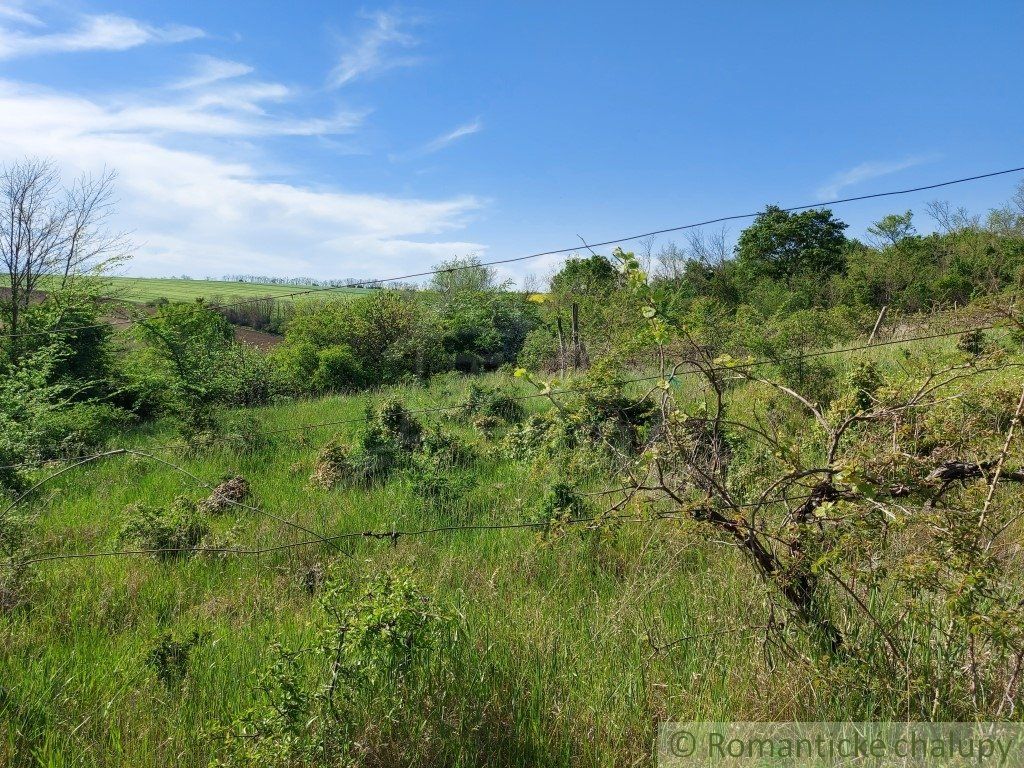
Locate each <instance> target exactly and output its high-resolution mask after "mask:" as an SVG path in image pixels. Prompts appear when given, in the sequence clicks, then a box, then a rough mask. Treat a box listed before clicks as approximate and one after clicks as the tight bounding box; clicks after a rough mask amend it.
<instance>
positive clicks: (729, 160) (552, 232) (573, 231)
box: [0, 0, 1024, 278]
mask: <svg viewBox="0 0 1024 768" xmlns="http://www.w3.org/2000/svg"><path fill="white" fill-rule="evenodd" d="M1021 50H1024V4H1022V3H1020V2H1017V1H1014V2H998V1H995V0H993V1H992V2H986V3H973V4H967V3H952V2H929V3H924V2H920V3H916V2H902V3H891V2H890V3H866V2H858V3H853V2H848V3H821V2H784V3H754V2H719V3H708V2H700V3H698V2H663V3H662V2H651V3H610V2H598V1H596V0H591V2H569V1H565V0H563V1H560V2H557V3H551V2H516V3H483V2H480V3H442V2H437V3H430V4H422V5H363V4H356V3H347V2H337V1H335V2H316V1H313V0H307V1H306V2H294V3H280V2H270V1H269V0H250V1H249V2H245V3H242V2H230V3H229V2H205V3H180V2H157V1H156V0H138V1H135V2H128V1H121V2H116V1H114V0H71V1H69V2H65V1H64V0H52V1H50V0H43V1H42V2H19V1H17V0H14V1H13V2H12V0H0V162H8V161H10V160H12V159H15V158H18V157H22V156H25V155H40V156H44V157H49V158H51V159H53V160H54V161H55V162H57V163H59V164H60V166H61V167H62V168H63V169H65V171H66V172H67V173H68V174H69V175H70V174H76V173H79V172H82V171H97V170H99V169H101V168H103V167H104V166H106V167H110V168H114V169H116V170H117V171H118V173H119V177H120V178H119V200H120V203H119V214H118V221H117V224H118V226H119V227H121V228H123V229H126V230H131V231H132V233H133V237H134V240H135V241H136V243H137V245H138V253H137V256H136V258H135V260H134V261H133V263H132V264H131V266H130V267H129V268H128V271H129V272H130V273H133V274H139V275H177V274H183V273H187V274H190V275H193V276H215V277H219V276H221V275H224V274H230V273H236V272H245V273H256V274H276V275H309V276H315V277H322V278H327V277H349V276H353V277H362V278H367V277H383V276H388V275H393V274H396V273H402V272H405V271H419V270H421V269H423V268H425V267H429V266H430V265H431V264H434V263H436V262H437V261H438V260H439V259H442V258H446V257H449V256H452V255H465V254H468V253H475V254H477V255H479V256H480V257H481V258H484V259H500V258H507V257H512V256H518V255H522V254H524V253H529V252H532V251H537V250H547V249H550V248H559V247H565V246H572V245H573V244H574V243H576V242H578V241H577V235H583V236H584V237H586V238H587V239H588V240H594V241H598V240H606V239H611V238H613V237H616V236H619V235H622V234H626V233H632V232H639V231H646V230H649V229H657V228H661V227H667V226H672V225H677V224H683V223H686V222H688V221H694V220H701V219H706V218H711V217H714V216H719V215H725V214H731V213H738V212H744V211H749V210H756V209H758V208H761V207H763V205H764V204H765V203H768V202H777V203H780V204H782V205H793V204H800V203H806V202H814V201H816V200H821V199H826V198H829V197H833V196H846V195H856V194H863V193H866V192H872V191H876V190H880V189H891V188H900V187H908V186H915V185H917V184H921V183H929V182H934V181H940V180H944V179H947V178H955V177H958V176H967V175H971V174H973V173H979V172H985V171H990V170H996V169H999V168H1003V167H1009V166H1016V165H1024V146H1022V138H1024V99H1022V98H1021V92H1020V83H1021V82H1022V80H1024V78H1022V75H1024V56H1022V55H1021ZM1018 181H1019V177H1018V178H1015V177H1002V178H999V179H994V180H989V181H983V182H977V183H974V184H969V185H963V186H959V187H953V188H950V189H948V190H944V191H942V193H941V194H938V195H937V194H936V193H931V194H923V195H919V196H909V197H907V198H902V199H894V200H884V201H878V202H865V203H857V204H852V205H848V206H841V207H838V208H837V209H836V213H837V214H838V215H839V216H840V217H841V218H843V219H844V220H845V221H847V222H849V224H850V225H851V228H850V232H851V233H852V234H861V233H863V230H864V228H865V227H866V226H867V225H868V224H869V223H870V222H871V221H873V220H875V219H877V218H879V217H880V216H881V215H884V214H885V213H888V212H892V211H895V210H904V209H906V208H908V207H909V208H913V209H915V210H916V211H919V213H918V224H919V227H920V228H921V229H922V230H926V229H928V228H929V226H930V224H929V221H928V220H927V218H926V217H925V215H924V210H923V206H924V203H925V202H926V201H928V200H930V199H934V198H935V197H941V198H943V199H948V200H950V201H952V202H953V203H955V204H957V205H964V206H966V207H967V208H969V209H971V210H974V211H978V212H982V213H983V212H984V211H985V210H987V209H988V208H991V207H993V206H996V205H999V204H1001V203H1002V202H1003V201H1005V200H1006V199H1007V198H1008V197H1009V196H1010V194H1011V193H1012V191H1013V188H1014V186H1015V185H1016V184H1017V183H1018ZM737 230H738V227H733V229H732V235H735V234H736V231H737ZM665 242H666V239H664V238H663V239H662V240H660V241H659V242H658V243H656V244H655V249H657V247H659V246H660V245H661V244H664V243H665ZM556 263H557V259H555V258H548V259H543V260H539V261H538V262H536V263H532V264H526V265H522V266H521V267H517V268H516V269H515V270H513V271H511V272H510V274H511V275H512V276H515V277H519V276H521V275H523V274H524V273H526V272H529V271H532V272H535V273H537V274H539V275H544V274H545V273H547V272H548V271H550V270H551V269H552V267H553V266H554V265H555V264H556Z"/></svg>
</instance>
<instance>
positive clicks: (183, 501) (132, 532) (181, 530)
mask: <svg viewBox="0 0 1024 768" xmlns="http://www.w3.org/2000/svg"><path fill="white" fill-rule="evenodd" d="M124 517H125V521H124V524H123V525H122V526H121V530H120V532H119V534H118V541H119V542H120V543H121V544H122V545H124V546H130V547H137V548H139V549H145V550H154V552H153V556H154V557H157V558H160V559H172V558H177V557H187V556H188V555H190V554H191V551H192V550H194V549H195V548H196V547H197V546H199V544H200V542H202V540H203V539H204V538H205V537H206V536H207V535H208V534H209V533H210V525H209V523H208V522H207V520H206V518H205V517H203V516H202V515H201V514H199V512H198V511H197V510H196V505H195V504H194V503H193V502H191V501H189V500H188V499H187V498H185V497H178V498H177V499H175V500H174V502H172V503H171V504H169V505H167V506H164V507H154V506H148V505H145V504H133V505H132V506H130V507H128V508H127V509H126V510H125V513H124Z"/></svg>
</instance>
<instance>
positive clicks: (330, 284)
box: [221, 275, 383, 288]
mask: <svg viewBox="0 0 1024 768" xmlns="http://www.w3.org/2000/svg"><path fill="white" fill-rule="evenodd" d="M221 279H222V280H226V281H229V282H232V283H255V284H258V285H296V286H311V287H324V288H350V287H353V286H358V287H360V288H381V287H382V285H383V284H382V283H380V282H378V281H374V280H367V279H365V278H359V277H343V278H338V279H334V280H320V279H317V278H315V277H274V276H272V275H224V277H222V278H221Z"/></svg>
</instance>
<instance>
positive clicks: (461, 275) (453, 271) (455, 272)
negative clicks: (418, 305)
mask: <svg viewBox="0 0 1024 768" xmlns="http://www.w3.org/2000/svg"><path fill="white" fill-rule="evenodd" d="M434 269H435V270H436V274H435V275H434V276H433V277H431V279H430V286H429V288H430V290H432V291H435V292H437V293H439V294H441V295H442V296H450V295H454V294H458V293H466V292H467V291H468V292H478V291H495V290H502V289H505V288H506V287H507V283H501V282H499V280H498V271H497V270H496V269H495V268H494V267H489V266H486V265H485V264H481V263H480V259H479V258H478V257H476V256H467V257H465V258H454V259H449V260H447V261H442V262H441V263H440V264H437V265H435V266H434Z"/></svg>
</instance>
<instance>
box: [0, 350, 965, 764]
mask: <svg viewBox="0 0 1024 768" xmlns="http://www.w3.org/2000/svg"><path fill="white" fill-rule="evenodd" d="M951 348H952V343H951V342H949V341H948V340H937V341H932V342H923V343H918V344H915V345H914V350H915V352H916V353H918V354H925V355H927V354H935V355H936V356H938V355H941V354H947V353H948V352H949V350H950V349H951ZM902 349H903V348H902V347H898V346H894V347H883V348H879V349H877V350H872V351H868V352H861V353H857V354H856V355H851V356H847V357H846V358H845V362H844V365H845V366H847V367H849V366H852V365H854V363H855V361H856V360H859V359H864V358H865V357H873V358H875V359H877V360H880V361H882V362H883V363H885V364H886V365H887V366H898V365H899V364H900V360H901V355H902V354H903V352H902ZM487 378H495V377H494V376H488V377H485V379H487ZM505 381H506V383H507V382H508V380H505ZM687 381H688V380H687V379H686V378H685V377H684V378H682V379H680V383H679V386H680V387H683V388H685V387H687V386H689V385H688V384H687ZM469 383H470V379H469V378H468V377H461V378H460V377H457V376H454V375H446V376H440V377H435V378H434V379H433V380H432V382H431V384H430V385H429V386H416V385H411V386H408V387H396V388H392V389H390V390H385V391H382V392H378V393H372V394H362V395H356V396H337V397H328V398H324V399H317V400H308V401H296V402H292V403H288V404H284V405H278V406H272V407H262V408H257V409H251V410H247V411H244V412H241V414H242V415H241V418H245V419H248V420H249V421H247V422H245V423H246V424H248V427H247V428H246V431H248V432H249V433H250V435H249V438H250V439H249V442H248V443H247V445H248V450H245V451H238V450H236V449H235V448H234V447H232V446H224V445H220V446H218V445H216V444H215V445H213V446H209V447H205V448H189V449H183V448H180V447H179V448H172V449H169V450H168V449H166V446H167V444H168V443H171V444H174V443H177V442H178V441H179V438H178V437H177V436H176V433H175V432H174V430H173V429H172V428H170V427H169V426H161V424H160V423H158V424H156V425H152V426H149V427H146V428H144V429H141V430H137V431H135V432H133V433H131V434H129V435H127V436H126V438H125V440H126V441H124V442H119V443H118V444H117V445H118V446H128V447H133V448H136V449H138V450H140V451H148V452H150V453H151V454H152V455H153V456H155V457H159V459H161V460H163V461H165V462H170V463H162V462H161V461H157V460H153V459H149V458H146V457H143V456H139V455H128V456H115V457H111V458H108V459H105V460H103V461H100V462H96V463H93V464H90V465H87V466H84V467H82V468H78V469H73V470H71V471H69V472H66V473H64V474H62V475H60V476H59V477H56V478H55V479H53V480H52V481H51V482H49V483H47V484H45V485H44V486H42V487H41V488H40V489H39V491H38V492H37V493H36V494H35V495H34V496H33V497H32V498H31V500H30V501H29V502H27V503H26V504H25V505H24V506H23V507H22V510H23V512H24V513H26V514H28V515H29V516H30V517H31V518H32V520H33V522H34V526H35V527H34V531H35V532H34V542H33V550H32V554H33V555H34V556H38V555H40V554H43V553H67V554H70V553H77V552H87V551H106V550H115V549H119V545H118V542H117V532H118V530H119V529H120V527H121V526H122V524H123V521H124V519H125V514H126V509H128V508H130V505H132V504H135V503H138V502H140V501H143V502H146V503H149V504H168V503H171V502H172V501H173V500H174V499H175V498H176V497H179V496H182V495H184V496H187V497H189V499H191V500H198V499H201V498H203V497H205V496H206V495H207V494H208V493H209V488H207V487H203V486H202V485H201V483H200V482H198V481H197V479H198V480H199V481H202V482H205V483H209V484H213V483H216V482H218V481H219V480H220V479H221V478H223V477H225V476H228V475H235V474H240V475H242V476H244V477H245V478H247V479H248V480H249V482H250V483H251V486H252V497H251V499H250V501H249V503H250V504H253V505H256V506H258V507H259V508H260V509H262V510H265V511H267V512H270V513H272V514H273V515H276V516H277V517H279V518H283V519H284V520H287V521H290V522H294V523H298V524H301V525H302V526H304V527H306V528H308V529H312V530H314V531H316V532H318V533H322V534H324V535H333V534H341V533H346V532H359V531H367V530H373V531H382V532H386V531H390V530H393V529H398V530H412V529H422V528H432V527H437V526H449V525H467V524H480V525H489V524H507V523H514V522H519V521H522V520H529V519H531V513H532V511H533V510H534V509H535V508H536V507H537V506H538V505H539V504H540V503H541V501H542V499H543V495H544V492H545V488H546V487H548V485H549V484H550V483H551V482H552V481H553V480H556V479H558V478H559V477H561V476H562V473H563V467H561V466H558V465H554V464H551V463H540V464H536V463H530V462H524V461H516V460H512V459H511V458H509V457H508V455H507V453H506V451H504V450H503V448H502V445H501V442H500V440H494V439H488V438H486V437H484V436H483V435H482V434H481V433H480V432H479V431H477V430H476V429H474V428H473V427H472V425H470V424H469V423H468V421H467V420H465V419H464V418H459V417H458V416H457V415H454V414H453V415H447V414H445V413H438V414H433V415H430V416H424V417H423V420H424V421H425V422H427V423H437V424H441V425H443V426H444V427H445V428H446V429H448V430H452V431H454V432H455V433H457V434H459V435H460V436H462V437H463V438H465V439H466V440H467V441H469V442H471V443H472V444H473V445H474V446H475V447H476V448H477V451H478V455H479V458H478V459H477V460H476V461H475V462H473V463H472V464H471V465H470V466H468V467H467V468H465V469H464V470H461V473H462V474H463V476H464V480H465V481H466V488H467V489H466V491H465V493H463V494H462V495H461V496H460V497H459V498H458V499H457V500H455V501H453V502H447V503H444V504H439V503H437V502H431V501H430V500H428V499H427V498H424V497H422V496H418V495H417V494H416V492H415V491H414V489H413V487H412V486H411V485H410V483H409V481H408V480H407V479H406V478H405V477H403V476H401V475H399V476H394V477H393V478H392V479H389V480H388V481H386V482H382V483H378V484H375V485H373V486H370V487H345V486H341V487H336V488H334V489H332V490H323V489H319V488H315V487H312V486H311V485H310V483H309V477H310V473H311V471H312V470H313V461H314V457H315V455H316V454H317V452H318V450H319V449H320V447H321V446H322V445H324V444H325V443H326V442H327V441H328V440H330V439H332V438H335V437H340V438H343V439H345V438H351V437H352V436H353V435H354V434H355V433H356V431H357V430H358V429H359V428H360V427H359V425H357V424H349V425H341V426H335V427H326V428H320V429H308V430H307V429H296V428H297V427H301V425H304V424H312V423H316V422H324V421H339V420H347V419H358V418H360V417H362V416H363V414H364V412H365V408H366V405H367V403H368V402H373V401H377V400H379V399H380V398H381V397H383V396H384V395H388V394H390V395H395V396H397V397H399V398H400V399H401V401H402V402H403V403H404V404H405V405H406V406H407V407H409V408H433V407H442V406H449V405H452V404H457V403H460V402H463V400H464V398H465V394H466V390H467V387H468V386H469ZM517 386H520V387H522V386H524V385H522V384H518V385H517ZM523 391H524V392H525V391H526V390H523ZM760 396H761V395H760V394H759V392H758V391H757V388H756V386H755V385H744V387H743V388H741V389H739V390H737V391H736V392H735V393H734V395H733V397H735V398H737V399H738V400H737V404H738V405H740V406H743V405H744V404H745V403H749V404H750V405H751V406H753V404H754V403H755V402H756V401H757V398H759V397H760ZM694 397H698V393H696V392H694ZM545 402H546V401H544V400H543V399H542V398H537V399H532V400H526V401H525V403H526V404H527V406H528V407H529V408H531V409H534V410H537V409H542V408H544V407H545V406H544V403H545ZM745 410H753V408H752V407H751V408H750V409H746V408H744V407H740V408H739V409H738V411H739V412H743V411H745ZM275 430H291V431H281V432H279V433H278V434H276V435H268V436H266V437H265V438H262V439H260V438H258V435H256V433H257V432H262V431H275ZM171 464H173V465H176V467H177V468H178V469H176V468H175V467H173V466H171ZM179 469H180V470H183V472H182V471H178V470H179ZM184 473H188V474H184ZM45 474H46V471H40V472H39V473H38V475H37V476H38V478H42V477H44V476H45ZM613 484H614V480H613V479H612V478H609V477H603V478H602V477H598V476H595V477H593V478H591V480H590V481H588V485H587V486H586V488H585V490H587V491H590V492H594V491H599V490H601V489H602V488H607V487H609V486H610V485H613ZM598 498H600V497H598ZM638 514H640V515H642V512H640V511H638ZM212 525H213V529H214V537H215V538H216V539H217V540H220V541H224V542H229V543H230V546H232V547H252V548H258V547H267V546H274V545H281V544H288V543H291V542H297V541H301V540H306V539H309V538H310V536H309V535H308V534H307V533H304V532H302V531H299V530H295V529H293V528H290V527H289V526H288V525H286V524H285V523H283V522H281V521H280V520H275V519H271V518H270V517H268V516H266V515H263V514H260V513H259V512H255V511H251V510H247V509H243V508H229V509H227V510H225V511H224V512H222V513H220V514H218V515H215V516H213V517H212ZM339 547H340V549H341V550H342V551H341V552H338V551H336V550H335V549H334V548H333V547H331V546H327V545H326V544H323V543H315V544H311V545H307V546H302V547H296V548H290V549H281V550H278V551H275V552H271V553H266V554H261V555H258V556H241V555H227V556H217V555H212V554H208V555H203V554H199V555H196V556H194V557H192V558H188V559H166V560H158V559H155V558H153V557H150V556H144V555H140V556H122V557H113V556H112V557H97V558H93V559H67V560H56V561H50V562H42V563H38V564H36V565H33V566H31V576H30V581H29V589H30V596H29V599H28V600H27V602H26V604H25V605H24V606H23V607H20V608H18V609H16V610H14V611H12V612H10V613H9V614H7V615H4V616H3V617H2V618H0V764H2V765H10V766H12V768H13V767H14V766H28V765H46V766H72V765H74V766H143V765H144V766H176V767H178V768H193V767H196V768H198V767H199V766H206V765H209V764H211V759H212V758H213V757H214V756H215V754H216V753H217V749H218V744H219V743H220V742H219V741H218V738H219V737H218V735H217V734H218V733H219V729H222V728H224V727H227V726H228V725H229V724H230V723H232V722H233V721H235V720H236V719H237V718H239V717H240V716H241V715H242V713H244V712H245V711H246V710H247V709H249V708H250V707H252V706H253V704H254V701H255V700H256V698H257V696H258V686H259V681H260V679H261V674H262V672H263V671H264V670H265V669H267V667H268V665H270V664H271V663H272V660H273V658H274V655H275V653H276V650H275V649H276V645H277V644H280V645H281V646H284V647H285V648H290V649H302V648H306V647H309V646H310V644H311V642H312V640H313V638H314V636H315V628H314V627H315V624H316V617H317V616H318V612H319V611H320V608H319V607H318V604H317V601H316V598H315V597H313V596H311V594H310V590H309V589H308V588H307V587H308V584H309V578H310V576H309V575H310V574H311V573H319V572H321V571H322V572H323V573H325V574H327V575H329V576H330V577H333V578H336V579H339V580H346V579H348V580H362V579H366V578H368V577H370V576H372V575H373V574H376V573H383V572H395V571H396V570H404V571H407V572H408V573H410V574H411V577H412V578H413V579H415V581H416V583H417V584H418V585H419V586H420V587H421V589H422V590H423V592H424V593H425V594H426V595H427V596H428V598H429V600H430V601H431V603H432V605H434V606H435V607H436V608H437V609H438V610H440V611H442V612H443V613H444V614H445V615H446V616H447V617H448V621H447V624H446V627H447V629H446V634H445V635H444V640H443V642H442V643H440V644H439V646H438V647H436V648H434V649H433V651H432V652H431V653H429V654H428V655H427V656H426V657H425V658H423V659H420V660H419V661H418V662H417V663H418V664H420V665H421V666H422V670H421V672H422V673H423V674H421V675H418V676H416V677H415V678H414V680H413V682H411V683H409V688H407V689H404V690H403V695H402V697H401V701H400V704H397V705H396V704H395V702H394V700H392V699H389V698H388V697H386V696H384V695H381V697H380V698H379V699H378V698H377V697H376V695H375V694H371V695H369V697H368V698H367V699H366V700H365V701H362V700H361V705H360V706H361V711H362V713H363V714H362V717H361V718H360V719H358V722H356V723H355V724H354V727H355V730H356V733H357V734H358V737H357V738H356V740H355V742H356V743H357V744H358V745H359V749H360V750H361V751H360V755H361V760H362V762H363V763H364V764H369V765H382V766H383V765H397V764H409V765H412V764H419V765H453V766H454V765H459V766H471V765H497V764H501V765H517V766H543V765H579V766H612V765H646V764H649V762H650V760H651V754H650V753H651V746H650V745H651V742H652V738H653V735H654V728H655V726H656V723H657V722H658V721H660V720H665V719H679V720H710V721H717V720H737V719H738V720H770V719H811V720H830V719H835V720H839V719H858V718H869V717H871V715H872V712H871V711H870V706H865V705H863V704H861V705H858V708H857V710H856V711H854V709H852V708H851V706H850V704H849V702H847V701H844V699H843V697H842V695H841V692H836V691H834V690H831V691H830V690H829V689H824V688H822V689H819V688H818V686H817V684H816V681H815V679H814V677H813V675H811V674H809V673H808V671H807V670H805V669H803V668H802V667H801V666H800V665H799V663H797V662H794V661H793V660H792V659H791V658H787V657H786V656H778V655H775V654H773V653H772V652H771V648H770V645H768V644H767V643H766V642H765V637H764V636H765V632H764V631H763V629H762V627H764V625H765V624H767V623H768V622H769V621H771V617H770V614H769V604H770V600H769V597H768V594H767V589H768V588H767V587H766V586H765V584H764V582H763V581H762V580H760V579H758V578H756V576H755V575H754V574H753V572H752V571H751V569H750V567H749V565H748V564H746V563H744V562H743V561H742V559H741V558H740V557H739V555H738V554H737V553H736V552H735V551H734V550H733V548H731V547H729V546H726V545H723V543H722V542H721V541H718V540H716V539H714V538H713V537H709V533H708V529H707V528H705V527H703V526H702V525H700V524H699V523H697V522H695V521H693V520H685V521H684V520H681V519H680V520H674V519H672V520H660V521H657V522H652V521H651V520H646V521H644V522H623V523H621V524H619V525H616V526H615V527H614V529H613V530H612V532H611V533H610V534H609V535H601V534H596V533H590V532H587V531H583V530H572V529H570V530H567V532H566V533H565V535H564V536H561V537H557V538H553V539H550V540H545V539H544V538H543V537H542V536H541V535H539V534H538V532H536V531H534V530H530V529H522V530H503V531H486V530H483V531H462V532H448V533H437V534H431V535H423V536H417V537H412V536H410V537H402V538H399V539H397V540H396V541H395V542H392V541H390V540H388V539H387V538H383V539H372V538H352V539H346V540H344V541H342V542H341V543H340V544H339ZM193 632H198V633H199V638H200V639H199V640H198V642H197V643H196V644H195V646H194V648H193V649H192V650H191V652H190V654H189V656H188V659H187V674H185V675H184V678H183V680H181V681H180V682H178V683H174V684H167V683H165V682H162V681H161V680H160V679H159V677H158V675H157V672H156V670H155V669H154V666H153V665H152V663H150V658H151V654H152V652H153V649H154V647H155V646H156V644H157V643H158V642H159V641H160V639H161V638H162V637H165V636H166V635H167V633H170V635H171V636H172V637H173V638H185V637H188V636H189V635H190V634H191V633H193ZM791 641H792V642H793V643H794V644H795V645H796V647H798V648H799V647H800V643H801V642H802V641H801V640H800V638H799V636H798V635H794V636H793V637H792V638H791ZM301 658H302V659H304V661H301V662H300V663H302V664H314V663H315V660H314V659H313V658H312V657H307V656H303V657H301Z"/></svg>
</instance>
